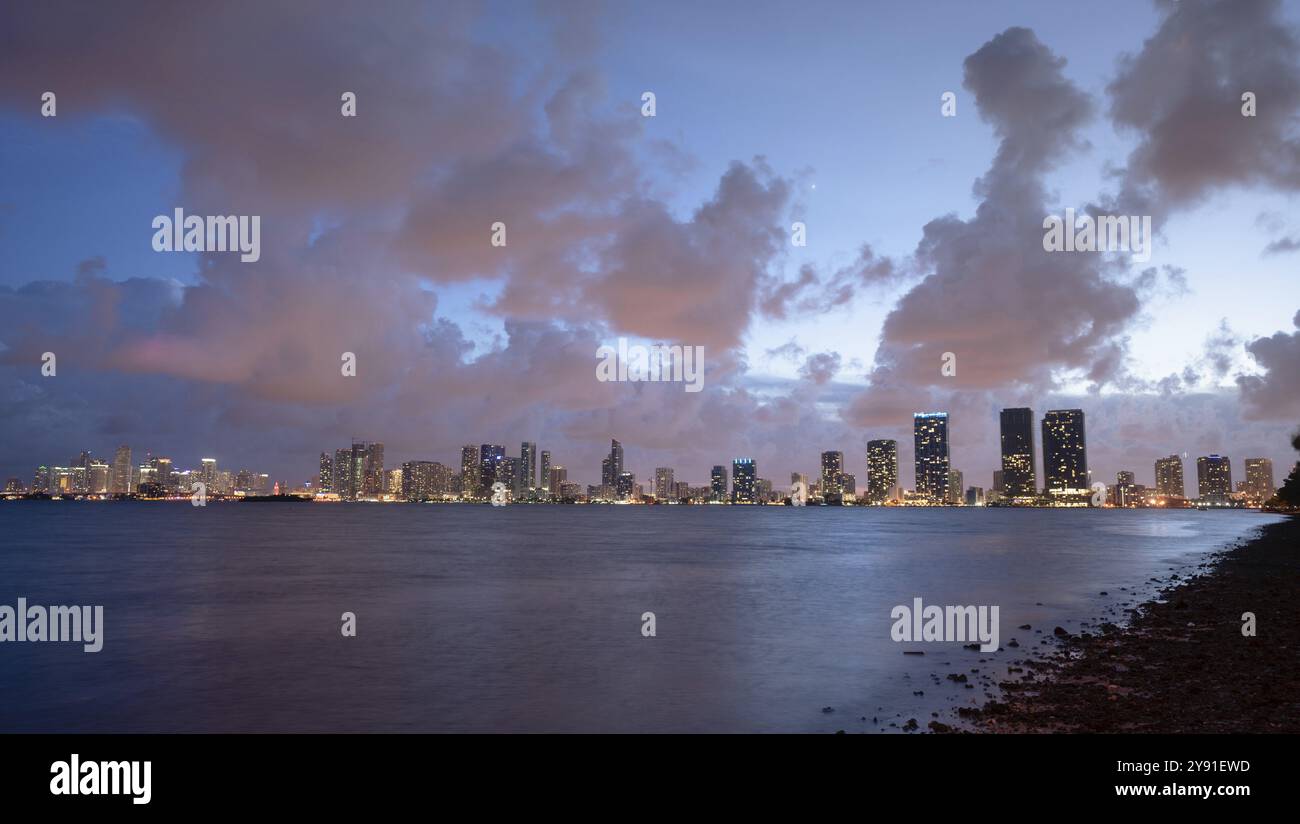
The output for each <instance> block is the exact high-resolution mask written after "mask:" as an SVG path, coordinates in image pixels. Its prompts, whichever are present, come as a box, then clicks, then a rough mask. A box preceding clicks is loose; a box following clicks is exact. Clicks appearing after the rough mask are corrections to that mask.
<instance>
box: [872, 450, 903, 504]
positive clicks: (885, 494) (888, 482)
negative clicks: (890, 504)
mask: <svg viewBox="0 0 1300 824" xmlns="http://www.w3.org/2000/svg"><path fill="white" fill-rule="evenodd" d="M897 486H898V441H893V440H879V441H867V502H868V503H873V504H883V503H884V502H885V501H888V500H889V499H890V497H891V496H892V495H893V494H894V489H895V488H896V487H897Z"/></svg>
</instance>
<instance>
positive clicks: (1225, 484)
mask: <svg viewBox="0 0 1300 824" xmlns="http://www.w3.org/2000/svg"><path fill="white" fill-rule="evenodd" d="M1196 488H1197V492H1198V494H1199V496H1200V499H1201V500H1202V501H1206V502H1209V503H1216V504H1222V503H1227V502H1228V496H1229V495H1230V494H1231V492H1232V461H1231V460H1230V459H1229V458H1228V456H1227V455H1202V456H1201V457H1199V458H1197V459H1196Z"/></svg>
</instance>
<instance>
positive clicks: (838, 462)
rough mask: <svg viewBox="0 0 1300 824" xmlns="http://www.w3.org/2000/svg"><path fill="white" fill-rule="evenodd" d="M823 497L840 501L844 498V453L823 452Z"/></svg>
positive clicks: (834, 501) (830, 501)
mask: <svg viewBox="0 0 1300 824" xmlns="http://www.w3.org/2000/svg"><path fill="white" fill-rule="evenodd" d="M821 490H822V499H823V500H825V501H826V502H827V503H839V502H840V501H841V500H843V498H844V453H843V452H823V453H822V481H821Z"/></svg>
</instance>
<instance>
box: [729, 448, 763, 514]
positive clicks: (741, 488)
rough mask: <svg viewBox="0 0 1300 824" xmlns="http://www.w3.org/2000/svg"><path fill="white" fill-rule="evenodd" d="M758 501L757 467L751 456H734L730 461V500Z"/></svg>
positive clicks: (737, 502) (742, 501)
mask: <svg viewBox="0 0 1300 824" xmlns="http://www.w3.org/2000/svg"><path fill="white" fill-rule="evenodd" d="M757 501H758V467H757V466H756V465H755V463H754V459H753V458H736V459H735V460H734V461H732V462H731V502H732V503H733V504H752V503H756V502H757Z"/></svg>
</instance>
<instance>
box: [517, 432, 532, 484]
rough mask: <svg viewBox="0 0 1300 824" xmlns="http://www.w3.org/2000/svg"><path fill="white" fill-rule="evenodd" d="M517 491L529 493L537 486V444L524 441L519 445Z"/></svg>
mask: <svg viewBox="0 0 1300 824" xmlns="http://www.w3.org/2000/svg"><path fill="white" fill-rule="evenodd" d="M516 485H517V486H518V489H517V492H519V493H521V494H527V493H529V492H531V491H532V490H533V489H535V488H536V487H537V444H535V443H532V442H531V441H524V442H523V444H522V445H520V447H519V477H518V479H517V480H516Z"/></svg>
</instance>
